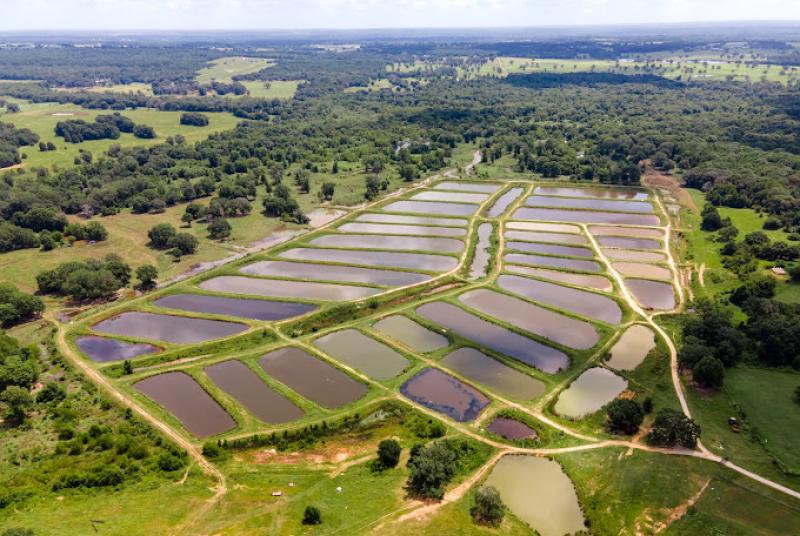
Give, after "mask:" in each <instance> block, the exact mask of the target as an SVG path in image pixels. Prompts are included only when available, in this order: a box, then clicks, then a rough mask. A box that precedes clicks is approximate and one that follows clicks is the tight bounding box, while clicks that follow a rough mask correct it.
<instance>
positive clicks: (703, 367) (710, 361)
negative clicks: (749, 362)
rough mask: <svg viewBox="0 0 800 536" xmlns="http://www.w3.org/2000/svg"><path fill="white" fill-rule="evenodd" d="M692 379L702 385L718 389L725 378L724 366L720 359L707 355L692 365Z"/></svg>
mask: <svg viewBox="0 0 800 536" xmlns="http://www.w3.org/2000/svg"><path fill="white" fill-rule="evenodd" d="M692 379H693V380H694V381H695V382H697V384H698V385H700V386H702V387H706V388H712V389H718V388H720V387H722V382H723V381H724V379H725V367H724V366H723V364H722V361H720V360H719V359H717V358H716V357H714V356H711V355H707V356H705V357H703V358H702V359H701V360H700V361H698V362H697V364H696V365H695V366H694V367H692Z"/></svg>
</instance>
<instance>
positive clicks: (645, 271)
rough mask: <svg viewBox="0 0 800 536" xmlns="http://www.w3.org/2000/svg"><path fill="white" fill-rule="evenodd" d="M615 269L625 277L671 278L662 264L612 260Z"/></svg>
mask: <svg viewBox="0 0 800 536" xmlns="http://www.w3.org/2000/svg"><path fill="white" fill-rule="evenodd" d="M611 266H613V267H614V269H615V270H616V271H618V272H619V273H620V274H622V275H624V276H625V277H640V278H642V279H662V280H666V281H669V280H670V279H672V272H670V271H669V270H668V269H667V268H664V267H663V266H656V265H654V264H642V263H639V262H614V263H611Z"/></svg>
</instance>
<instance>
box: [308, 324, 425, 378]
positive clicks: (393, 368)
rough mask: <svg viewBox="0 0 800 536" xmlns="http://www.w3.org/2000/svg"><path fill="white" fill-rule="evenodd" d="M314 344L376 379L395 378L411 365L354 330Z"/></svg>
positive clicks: (383, 346) (346, 330)
mask: <svg viewBox="0 0 800 536" xmlns="http://www.w3.org/2000/svg"><path fill="white" fill-rule="evenodd" d="M314 346H316V347H317V348H319V349H321V350H322V351H324V352H325V353H326V354H328V355H329V356H331V357H333V358H334V359H337V360H339V361H341V362H342V363H345V364H347V365H348V366H350V367H353V368H354V369H357V370H360V371H361V372H363V373H364V374H366V375H367V376H369V377H370V378H372V379H374V380H388V379H389V378H393V377H395V376H397V375H398V374H400V373H401V372H403V370H404V369H405V368H406V367H407V366H408V365H409V361H408V359H406V358H405V357H403V356H402V355H400V354H399V353H397V352H395V351H394V350H392V349H391V348H389V347H388V346H386V345H385V344H383V343H380V342H378V341H376V340H375V339H373V338H371V337H368V336H366V335H364V334H363V333H361V332H360V331H357V330H355V329H345V330H342V331H335V332H333V333H330V334H328V335H325V336H324V337H320V338H319V339H316V340H315V341H314Z"/></svg>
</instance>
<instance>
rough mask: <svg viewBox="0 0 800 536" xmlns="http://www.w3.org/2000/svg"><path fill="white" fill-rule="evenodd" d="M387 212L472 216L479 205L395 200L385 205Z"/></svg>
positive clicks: (384, 208)
mask: <svg viewBox="0 0 800 536" xmlns="http://www.w3.org/2000/svg"><path fill="white" fill-rule="evenodd" d="M381 210H384V211H386V212H411V213H414V214H442V215H445V216H472V215H473V214H475V212H476V211H477V210H478V205H471V204H467V203H444V202H442V203H439V202H436V201H395V202H394V203H390V204H388V205H386V206H385V207H383V208H382V209H381Z"/></svg>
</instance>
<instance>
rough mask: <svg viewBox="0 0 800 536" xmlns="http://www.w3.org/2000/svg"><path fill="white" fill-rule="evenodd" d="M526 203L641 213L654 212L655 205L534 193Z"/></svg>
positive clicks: (550, 206)
mask: <svg viewBox="0 0 800 536" xmlns="http://www.w3.org/2000/svg"><path fill="white" fill-rule="evenodd" d="M525 204H526V205H527V206H529V207H549V208H574V209H586V210H608V211H611V212H636V213H641V214H650V213H652V212H653V205H651V204H650V203H648V202H646V201H606V200H601V199H574V198H571V197H548V196H542V195H532V196H530V197H529V198H528V199H526V200H525Z"/></svg>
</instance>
